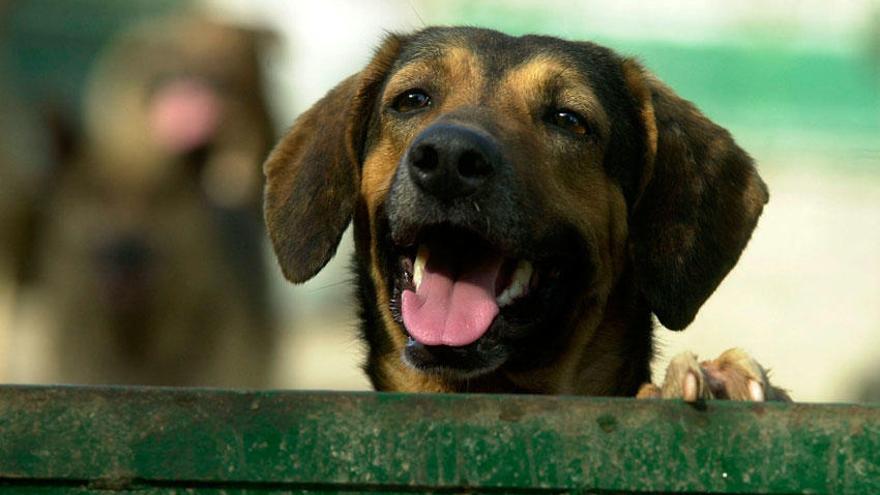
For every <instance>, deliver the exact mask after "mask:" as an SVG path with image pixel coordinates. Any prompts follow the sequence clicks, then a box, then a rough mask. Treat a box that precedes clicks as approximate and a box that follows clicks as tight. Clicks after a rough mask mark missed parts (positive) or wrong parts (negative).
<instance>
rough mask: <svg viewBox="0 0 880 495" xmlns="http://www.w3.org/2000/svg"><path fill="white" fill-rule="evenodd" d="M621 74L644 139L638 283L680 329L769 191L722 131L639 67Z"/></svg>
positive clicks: (732, 255)
mask: <svg viewBox="0 0 880 495" xmlns="http://www.w3.org/2000/svg"><path fill="white" fill-rule="evenodd" d="M624 75H625V76H626V82H627V85H628V86H629V90H630V92H631V94H632V95H633V96H634V98H635V99H636V100H637V101H638V102H639V105H640V112H641V117H642V121H643V123H644V130H645V134H646V136H647V139H646V142H647V146H646V148H647V157H646V161H647V166H646V167H645V177H644V178H643V180H642V192H641V196H640V197H639V198H638V200H637V202H636V204H635V205H634V208H633V211H632V214H631V217H630V239H631V244H630V250H631V255H632V259H633V263H634V268H635V277H636V280H637V283H638V285H639V288H640V289H641V291H642V293H643V294H644V295H645V297H646V299H647V301H648V304H649V305H650V307H651V310H652V311H653V312H654V314H655V315H657V318H658V319H659V320H660V323H662V324H663V325H664V326H665V327H667V328H670V329H673V330H680V329H682V328H684V327H686V326H687V325H688V324H689V323H690V322H691V321H693V319H694V317H695V316H696V314H697V310H699V308H700V306H701V305H702V304H703V302H705V300H706V299H707V298H708V297H709V295H711V294H712V292H713V291H714V290H715V288H716V287H717V286H718V284H719V283H721V280H722V279H723V278H724V276H725V275H727V272H729V271H730V269H731V268H733V265H734V264H735V263H736V261H737V260H738V259H739V256H740V253H741V252H742V250H743V249H744V248H745V246H746V243H747V242H748V241H749V238H750V237H751V235H752V230H753V229H754V228H755V225H756V224H757V221H758V216H759V215H760V214H761V210H762V209H763V207H764V204H765V203H766V202H767V199H768V194H767V187H766V186H765V185H764V182H763V181H762V180H761V178H760V177H759V176H758V173H757V171H756V170H755V167H754V165H753V162H752V159H751V157H749V155H748V154H747V153H746V152H745V151H743V150H742V149H741V148H740V147H739V146H737V144H736V143H735V142H734V141H733V138H732V137H731V135H730V133H728V132H727V130H725V129H723V128H721V127H719V126H718V125H716V124H715V123H713V122H711V121H710V120H709V119H707V118H706V117H705V116H704V115H703V114H702V113H700V111H699V110H697V108H696V107H695V106H694V105H693V104H691V103H690V102H688V101H686V100H684V99H682V98H681V97H679V96H678V95H676V94H675V93H674V92H673V91H672V90H671V89H669V87H667V86H666V85H664V84H663V83H662V82H660V81H659V80H657V79H656V78H655V77H654V76H653V75H651V74H649V73H648V72H647V71H645V70H644V69H642V68H641V67H640V66H639V65H638V64H637V63H636V62H634V61H632V60H627V61H626V62H625V63H624Z"/></svg>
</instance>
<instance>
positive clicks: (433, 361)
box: [386, 225, 576, 380]
mask: <svg viewBox="0 0 880 495" xmlns="http://www.w3.org/2000/svg"><path fill="white" fill-rule="evenodd" d="M508 241H509V239H508ZM539 244H540V243H539ZM550 244H553V245H556V246H558V245H559V244H558V242H556V240H554V241H552V242H551V243H550ZM498 246H499V244H496V243H494V242H493V241H492V240H487V239H486V238H485V237H483V236H482V235H481V234H480V233H478V232H474V231H471V230H468V229H464V228H458V227H450V226H448V225H433V226H429V227H425V228H423V229H421V230H420V232H419V234H418V235H417V236H415V237H414V238H413V240H412V241H411V242H408V243H406V244H405V245H399V244H395V243H394V242H390V245H388V246H386V249H388V257H387V258H386V259H387V260H388V265H387V267H388V268H387V270H388V272H387V277H388V278H389V282H390V283H389V284H388V287H391V288H392V291H393V292H392V294H391V295H390V296H391V297H390V300H391V311H392V314H393V316H394V318H395V320H396V321H397V323H398V324H399V325H400V328H401V329H402V331H403V332H404V333H405V334H406V338H407V342H408V343H407V345H406V347H405V348H404V350H403V356H402V359H403V361H404V362H405V363H406V364H407V365H409V366H410V367H412V368H414V369H416V370H419V371H420V372H423V373H426V374H432V375H439V376H443V377H446V378H451V379H457V380H464V379H471V378H476V377H479V376H483V375H487V374H490V373H492V372H494V371H496V370H498V369H499V368H501V367H502V366H504V365H505V364H507V363H509V362H511V361H515V360H516V359H517V356H518V354H522V353H523V352H525V351H524V349H526V348H529V349H526V350H527V351H528V353H530V354H531V355H532V356H534V354H533V351H534V350H535V349H533V348H530V347H531V346H532V345H533V344H534V343H535V342H543V343H549V342H552V341H554V340H555V335H554V333H557V332H554V331H553V327H554V326H557V327H558V326H561V325H559V323H561V319H560V318H559V316H560V315H561V314H562V313H563V312H564V308H565V307H566V306H567V304H565V303H564V302H562V301H563V300H567V297H566V294H567V293H570V292H571V291H568V290H566V287H567V286H570V285H571V282H572V280H575V279H576V276H575V275H574V272H573V273H568V274H566V273H563V269H562V268H563V267H566V266H571V263H566V262H565V258H560V257H559V256H558V254H554V255H553V256H547V257H545V258H539V257H533V258H531V259H529V258H526V257H524V256H522V255H521V254H519V253H517V252H512V251H509V250H502V249H501V248H499V247H498ZM539 247H540V246H538V248H537V249H536V248H535V247H533V246H529V249H523V250H522V251H524V252H525V251H529V252H535V253H541V252H542V251H541V249H540V248H539ZM574 249H575V248H574V247H572V250H574Z"/></svg>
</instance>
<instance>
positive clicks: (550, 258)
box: [265, 28, 767, 377]
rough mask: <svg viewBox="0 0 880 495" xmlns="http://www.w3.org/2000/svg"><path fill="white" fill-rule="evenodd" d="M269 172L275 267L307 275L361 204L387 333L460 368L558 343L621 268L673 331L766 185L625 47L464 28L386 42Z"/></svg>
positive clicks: (421, 357)
mask: <svg viewBox="0 0 880 495" xmlns="http://www.w3.org/2000/svg"><path fill="white" fill-rule="evenodd" d="M265 173H266V176H267V188H266V193H265V216H266V220H267V223H268V227H269V231H270V234H271V238H272V242H273V244H274V248H275V252H276V254H277V255H278V259H279V261H280V264H281V267H282V269H283V271H284V273H285V275H286V276H287V278H288V279H290V280H291V281H293V282H303V281H305V280H308V279H309V278H311V277H312V276H313V275H315V273H317V272H318V271H319V270H320V269H321V268H322V267H323V266H324V264H326V263H327V261H328V260H329V259H330V258H331V257H332V256H333V254H334V252H335V250H336V246H337V244H338V242H339V240H340V236H341V235H342V232H343V231H344V230H345V228H346V226H347V224H348V223H349V220H350V219H351V218H352V216H354V219H355V220H354V221H355V238H356V243H357V245H358V257H359V259H360V260H361V262H362V263H365V264H366V265H365V266H366V268H365V269H364V270H363V271H364V273H366V274H368V278H369V280H368V281H367V282H366V283H368V284H371V286H372V288H373V289H374V290H375V297H376V301H375V304H376V305H377V307H378V315H379V317H380V319H381V323H382V324H383V325H384V326H385V328H386V331H387V332H388V333H389V339H390V341H391V342H392V343H393V347H394V348H395V349H396V350H397V351H398V352H402V353H403V356H404V359H405V361H406V362H408V363H409V364H410V365H412V366H413V367H415V368H417V369H420V370H423V371H426V372H429V373H431V372H442V373H446V374H450V373H451V374H453V375H456V376H460V377H466V376H475V375H479V374H482V373H485V372H488V371H490V370H494V369H496V368H498V367H499V366H502V365H505V364H507V365H510V366H515V365H516V363H518V362H522V361H524V360H526V359H535V356H540V355H541V354H542V352H544V353H545V354H546V353H551V352H552V351H551V350H552V349H558V348H559V347H560V345H564V344H565V341H566V339H569V338H571V334H572V333H573V332H574V329H575V328H576V327H577V323H578V322H579V321H582V320H583V319H584V318H586V317H587V316H586V315H585V312H586V311H596V310H597V309H596V308H602V304H603V302H604V301H605V300H606V299H607V298H608V297H609V294H610V293H611V292H612V290H613V289H614V287H615V286H616V285H617V284H618V283H619V281H620V280H621V278H622V277H623V276H624V274H626V277H627V280H631V281H632V282H631V283H632V284H633V285H634V287H636V288H637V294H638V295H637V296H636V297H638V298H639V299H640V300H641V301H644V302H646V303H647V306H648V307H650V309H651V311H653V313H654V314H656V315H657V317H658V318H659V319H660V321H661V322H662V323H663V324H664V325H665V326H667V327H669V328H672V329H681V328H684V327H685V326H687V325H688V324H689V323H690V322H691V321H692V320H693V318H694V316H695V314H696V312H697V310H698V309H699V307H700V306H701V305H702V303H703V302H704V301H705V300H706V298H707V297H708V296H709V295H710V294H711V293H712V292H713V291H714V289H715V288H716V287H717V285H718V284H719V283H720V281H721V279H722V278H723V277H724V276H725V275H726V274H727V272H728V271H729V270H730V269H731V267H732V266H733V265H734V263H735V262H736V261H737V259H738V258H739V255H740V252H741V251H742V249H743V248H744V247H745V245H746V242H747V241H748V239H749V237H750V235H751V232H752V229H753V228H754V226H755V223H756V221H757V218H758V216H759V214H760V212H761V209H762V207H763V205H764V203H765V202H766V200H767V192H766V189H765V186H764V184H763V183H762V182H761V180H760V178H759V177H758V175H757V173H756V171H755V168H754V167H753V165H752V161H751V159H750V158H749V156H748V155H747V154H746V153H745V152H744V151H743V150H742V149H740V148H739V147H738V146H737V145H736V144H735V143H734V141H733V139H732V138H731V136H730V135H729V134H728V132H727V131H726V130H724V129H722V128H721V127H719V126H717V125H715V124H714V123H712V122H711V121H709V120H708V119H707V118H706V117H705V116H703V115H702V114H701V113H700V112H699V111H698V110H697V109H696V108H695V107H694V106H693V105H692V104H691V103H689V102H687V101H685V100H683V99H681V98H680V97H678V96H677V95H676V94H675V93H674V92H673V91H672V90H670V89H669V88H668V87H667V86H665V85H664V84H663V83H661V82H660V81H658V80H657V79H656V78H654V77H653V76H652V75H651V74H650V73H648V72H647V71H645V70H644V69H643V68H642V67H641V66H640V65H639V64H638V63H637V62H635V61H633V60H631V59H626V58H623V57H621V56H619V55H617V54H615V53H614V52H612V51H611V50H609V49H607V48H603V47H601V46H597V45H595V44H591V43H576V42H568V41H562V40H559V39H556V38H550V37H543V36H524V37H519V38H515V37H510V36H506V35H504V34H501V33H498V32H494V31H489V30H483V29H474V28H429V29H426V30H424V31H421V32H419V33H416V34H414V35H411V36H390V37H388V39H386V40H385V42H384V44H383V45H382V46H381V48H379V50H378V51H377V52H376V54H375V56H374V57H373V60H372V61H371V62H370V64H369V65H368V66H367V67H366V68H365V69H364V70H362V71H361V72H359V73H357V74H355V75H353V76H351V77H350V78H348V79H347V80H345V81H343V82H342V83H341V84H340V85H339V86H337V87H336V88H334V89H333V90H332V91H330V92H329V93H328V94H327V96H325V97H324V98H323V99H322V100H321V101H319V102H318V103H316V104H315V105H314V106H313V107H312V108H311V109H310V110H309V111H307V112H306V113H305V114H303V115H302V116H301V117H300V118H299V120H298V121H297V122H296V123H295V125H294V126H293V128H292V130H291V131H290V132H289V133H288V134H287V136H286V137H285V138H284V139H283V140H282V141H281V143H280V144H279V145H278V146H277V147H276V148H275V150H274V152H273V153H272V154H271V156H270V157H269V159H268V161H267V162H266V164H265ZM634 304H640V303H637V302H634ZM599 310H600V311H601V309H599ZM600 318H601V316H600ZM548 356H549V354H548Z"/></svg>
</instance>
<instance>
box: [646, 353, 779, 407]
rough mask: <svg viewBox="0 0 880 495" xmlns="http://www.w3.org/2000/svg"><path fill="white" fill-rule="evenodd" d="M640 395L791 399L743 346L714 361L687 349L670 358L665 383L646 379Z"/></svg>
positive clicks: (688, 400) (692, 398) (693, 400)
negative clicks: (658, 384) (699, 360)
mask: <svg viewBox="0 0 880 495" xmlns="http://www.w3.org/2000/svg"><path fill="white" fill-rule="evenodd" d="M636 397H638V398H642V399H646V398H663V399H673V398H676V399H684V400H685V401H687V402H695V401H697V400H701V399H726V400H746V401H757V402H763V401H771V400H778V401H787V402H788V401H791V398H790V397H789V395H788V393H787V392H786V391H785V390H783V389H781V388H778V387H775V386H773V385H772V384H771V383H770V380H769V379H768V378H767V372H766V371H765V370H764V368H763V367H761V365H760V364H758V362H757V361H755V360H754V359H752V357H751V356H749V355H748V354H747V353H746V352H745V351H743V350H742V349H729V350H727V351H724V352H723V353H722V354H721V355H720V356H718V358H716V359H713V360H711V361H703V362H701V363H700V362H698V361H697V356H696V355H695V354H693V353H690V352H683V353H681V354H679V355H677V356H675V357H674V358H672V360H671V361H670V362H669V366H668V367H667V368H666V377H665V378H664V380H663V384H662V385H661V386H657V385H654V384H653V383H646V384H644V385H642V387H641V388H640V389H639V393H638V395H636Z"/></svg>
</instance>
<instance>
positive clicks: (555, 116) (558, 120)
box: [548, 108, 590, 136]
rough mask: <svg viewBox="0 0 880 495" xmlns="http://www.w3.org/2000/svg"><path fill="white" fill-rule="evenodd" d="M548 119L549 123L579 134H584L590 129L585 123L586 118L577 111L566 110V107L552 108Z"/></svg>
mask: <svg viewBox="0 0 880 495" xmlns="http://www.w3.org/2000/svg"><path fill="white" fill-rule="evenodd" d="M548 120H549V121H550V123H551V124H553V125H555V126H557V127H561V128H563V129H565V130H567V131H569V132H573V133H575V134H577V135H579V136H586V135H587V134H588V133H589V131H590V128H589V126H588V125H587V120H586V119H585V118H583V117H582V116H581V115H580V114H579V113H577V112H575V111H573V110H568V109H567V108H560V109H557V110H553V111H552V112H550V116H549V119H548Z"/></svg>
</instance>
